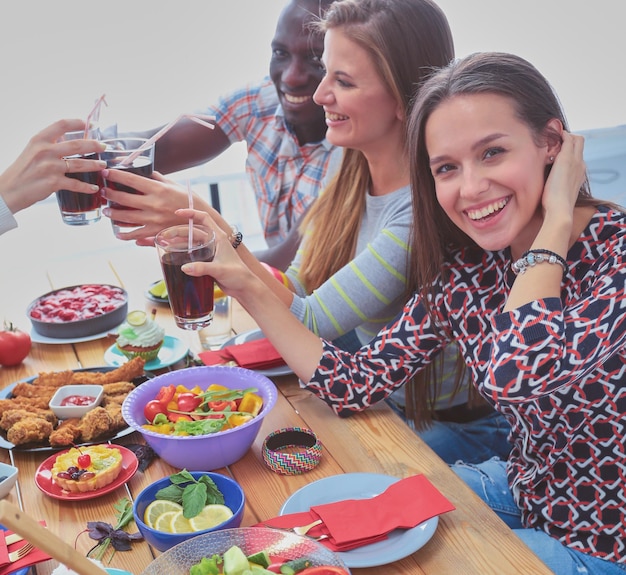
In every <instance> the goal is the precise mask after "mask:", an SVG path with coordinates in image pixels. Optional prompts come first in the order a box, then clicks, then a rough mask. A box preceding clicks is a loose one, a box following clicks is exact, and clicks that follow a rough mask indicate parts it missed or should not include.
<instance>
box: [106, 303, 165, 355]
mask: <svg viewBox="0 0 626 575" xmlns="http://www.w3.org/2000/svg"><path fill="white" fill-rule="evenodd" d="M164 338H165V330H164V329H163V328H162V327H161V326H160V325H159V324H158V323H156V322H155V321H154V316H153V317H152V318H150V317H148V314H147V313H146V312H145V311H141V310H135V311H131V312H129V313H128V315H127V316H126V321H125V322H124V323H123V324H122V325H121V326H120V327H119V328H118V330H117V340H116V342H115V344H116V346H117V348H118V349H119V350H120V351H121V352H122V353H123V354H124V355H125V356H126V357H127V358H129V359H133V358H134V357H142V358H143V359H144V360H145V361H146V362H148V361H153V360H155V359H156V358H157V356H158V355H159V350H160V349H161V346H162V345H163V340H164Z"/></svg>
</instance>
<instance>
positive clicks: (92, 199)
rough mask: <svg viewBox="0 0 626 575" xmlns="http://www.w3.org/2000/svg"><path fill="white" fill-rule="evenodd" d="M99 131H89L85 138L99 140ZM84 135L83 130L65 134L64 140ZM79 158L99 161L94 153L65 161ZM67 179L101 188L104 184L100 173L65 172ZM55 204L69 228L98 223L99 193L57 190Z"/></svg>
mask: <svg viewBox="0 0 626 575" xmlns="http://www.w3.org/2000/svg"><path fill="white" fill-rule="evenodd" d="M98 136H99V131H98V130H97V129H91V130H89V132H88V134H87V138H88V139H90V140H97V139H99V137H98ZM84 137H85V133H84V131H83V130H80V131H78V132H67V133H66V134H65V135H64V137H63V139H64V140H76V139H79V138H84ZM72 158H80V159H85V160H99V159H100V158H99V156H98V154H96V153H93V154H88V155H85V156H79V155H76V156H67V158H66V159H68V160H71V159H72ZM65 175H66V176H67V177H68V178H74V179H75V180H80V181H82V182H87V183H88V184H93V185H96V186H98V187H99V188H102V186H103V185H104V182H103V180H102V175H101V172H100V171H95V172H72V173H69V172H67V173H66V174H65ZM56 197H57V202H58V204H59V210H60V211H61V217H62V218H63V221H64V222H65V223H66V224H68V225H70V226H84V225H89V224H94V223H95V222H98V221H100V217H101V214H100V208H101V206H102V196H101V195H100V193H95V194H82V193H80V192H72V191H70V190H57V192H56Z"/></svg>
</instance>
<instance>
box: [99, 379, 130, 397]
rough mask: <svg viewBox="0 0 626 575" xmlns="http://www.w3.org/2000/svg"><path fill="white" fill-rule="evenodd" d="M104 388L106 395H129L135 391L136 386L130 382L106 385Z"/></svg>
mask: <svg viewBox="0 0 626 575" xmlns="http://www.w3.org/2000/svg"><path fill="white" fill-rule="evenodd" d="M102 387H103V389H104V395H120V394H122V393H123V394H126V395H128V394H129V393H130V392H131V391H132V390H133V389H135V385H134V384H133V383H131V382H130V381H118V382H116V383H105V384H104V385H103V386H102Z"/></svg>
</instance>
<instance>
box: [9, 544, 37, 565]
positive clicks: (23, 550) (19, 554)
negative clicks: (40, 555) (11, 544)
mask: <svg viewBox="0 0 626 575" xmlns="http://www.w3.org/2000/svg"><path fill="white" fill-rule="evenodd" d="M34 548H35V546H34V545H33V544H32V543H27V544H26V545H24V547H20V548H19V549H18V550H17V551H13V552H12V553H9V561H10V562H11V563H15V562H16V561H19V560H20V559H23V558H24V557H26V555H28V554H29V553H30V552H31V551H32V550H33V549H34Z"/></svg>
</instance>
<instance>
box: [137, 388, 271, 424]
mask: <svg viewBox="0 0 626 575" xmlns="http://www.w3.org/2000/svg"><path fill="white" fill-rule="evenodd" d="M256 391H257V389H256V388H254V387H250V388H248V389H231V388H229V387H225V386H223V385H218V384H212V385H209V387H208V388H207V389H206V390H204V389H202V388H201V387H200V386H195V387H194V388H192V389H188V388H186V387H185V386H184V385H173V384H170V385H165V386H163V387H161V389H160V390H159V392H158V393H157V396H156V397H155V398H154V399H153V400H151V401H149V402H148V403H146V405H145V407H144V410H143V414H144V417H145V418H146V421H147V423H146V424H144V425H143V426H142V427H143V428H144V429H146V430H148V431H153V432H155V433H162V434H164V435H208V434H211V433H217V432H218V431H224V430H226V429H232V428H234V427H238V426H239V425H243V424H244V423H246V422H248V421H250V420H251V419H253V418H254V417H256V416H257V415H258V414H259V412H260V411H261V409H262V407H263V398H262V397H261V396H260V395H258V394H257V393H256Z"/></svg>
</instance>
